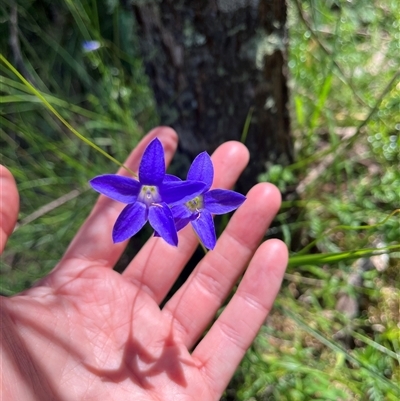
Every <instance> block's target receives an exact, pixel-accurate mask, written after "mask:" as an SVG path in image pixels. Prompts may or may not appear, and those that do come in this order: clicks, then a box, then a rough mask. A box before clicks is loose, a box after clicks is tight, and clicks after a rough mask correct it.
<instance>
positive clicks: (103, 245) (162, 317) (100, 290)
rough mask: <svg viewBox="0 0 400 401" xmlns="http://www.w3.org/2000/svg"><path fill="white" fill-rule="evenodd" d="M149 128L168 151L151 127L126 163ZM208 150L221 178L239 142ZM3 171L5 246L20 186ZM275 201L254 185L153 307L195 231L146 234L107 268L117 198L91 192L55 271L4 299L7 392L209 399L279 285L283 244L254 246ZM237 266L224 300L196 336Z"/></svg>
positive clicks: (113, 254) (170, 146) (237, 166)
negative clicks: (174, 240) (173, 242)
mask: <svg viewBox="0 0 400 401" xmlns="http://www.w3.org/2000/svg"><path fill="white" fill-rule="evenodd" d="M155 137H158V138H159V139H160V140H161V142H162V143H163V146H164V149H165V153H166V159H167V161H169V160H171V158H172V156H173V153H174V151H175V149H176V145H177V136H176V134H175V132H174V131H172V130H171V129H169V128H165V127H160V128H157V129H155V130H153V131H152V132H150V133H149V134H148V135H147V136H146V137H145V138H144V139H143V140H142V141H141V143H140V144H139V145H138V146H137V148H136V149H135V150H134V151H133V152H132V154H131V155H130V157H129V158H128V160H127V162H126V165H127V166H128V167H129V168H131V169H133V170H136V169H137V167H138V163H139V161H140V158H141V155H142V153H143V151H144V149H145V147H146V146H147V144H148V143H149V142H150V141H151V140H152V139H153V138H155ZM212 160H213V164H214V168H215V179H214V185H215V186H217V187H220V188H229V187H230V186H232V185H233V184H234V182H235V181H236V179H237V177H238V176H239V174H240V173H241V171H242V170H243V168H244V167H245V166H246V164H247V161H248V152H247V150H246V148H245V147H244V146H243V145H241V144H240V143H237V142H227V143H225V144H223V145H222V146H220V147H219V148H218V149H217V150H216V152H215V153H214V155H213V156H212ZM119 173H120V174H122V175H125V174H126V173H125V172H124V171H120V172H119ZM1 179H2V181H1V185H2V198H1V204H0V207H1V212H2V216H3V219H2V230H3V231H2V233H3V234H2V237H1V242H0V247H1V249H3V247H4V245H5V242H6V238H7V236H8V235H9V233H10V232H11V231H12V228H13V226H14V224H15V220H16V216H17V212H18V206H17V205H18V194H17V191H16V187H15V183H14V181H13V179H12V177H11V175H10V174H9V172H8V171H7V170H6V169H4V168H3V169H2V170H1ZM279 204H280V195H279V192H278V191H277V189H276V188H275V187H273V186H272V185H269V184H260V185H257V186H255V187H254V188H253V189H252V190H251V191H250V192H249V193H248V195H247V200H246V201H245V203H244V204H243V205H242V206H241V207H240V208H239V209H238V211H237V212H236V213H235V214H234V216H233V217H232V219H231V221H230V222H229V224H228V227H227V228H226V229H225V231H224V233H223V234H222V235H221V237H220V239H219V240H218V242H217V246H216V248H215V249H214V250H213V251H211V252H209V253H207V255H206V256H205V257H204V258H203V260H202V261H201V262H200V263H199V264H198V266H197V267H196V269H195V270H194V271H193V273H192V275H191V276H190V277H189V279H188V280H187V281H186V283H185V284H184V285H183V286H182V287H181V288H180V289H179V291H178V292H177V293H175V295H174V296H173V297H172V298H171V299H170V300H169V301H168V302H167V304H166V305H165V306H164V307H163V308H162V309H160V307H159V305H160V303H161V302H162V300H163V299H164V298H165V296H166V295H167V293H168V291H169V290H170V288H171V287H172V285H173V283H174V282H175V280H176V279H177V277H178V276H179V274H180V272H181V271H182V269H183V267H184V266H185V264H186V262H187V261H188V259H189V258H190V256H191V255H192V253H193V252H194V250H195V248H196V246H197V243H198V242H197V239H196V237H195V235H194V234H193V232H192V231H191V228H190V227H186V228H185V229H183V230H182V231H181V232H180V233H179V245H178V247H177V248H175V247H172V246H170V245H168V244H166V243H165V242H164V241H163V240H162V239H160V238H151V239H150V240H149V241H148V242H147V243H146V245H145V246H144V247H143V248H142V250H141V251H140V252H139V253H138V255H137V256H136V257H135V258H134V260H132V261H131V263H130V264H129V265H128V267H127V268H126V269H125V271H124V272H123V273H122V274H119V273H117V272H115V271H114V270H113V269H112V268H113V266H114V265H115V263H116V261H117V260H118V258H119V257H120V255H121V253H122V252H123V250H124V248H125V246H126V242H125V243H120V244H113V243H112V241H111V231H112V226H113V224H114V222H115V220H116V217H117V216H118V214H119V213H120V212H121V209H122V208H123V206H124V205H122V204H120V203H118V202H115V201H112V200H110V199H108V198H105V197H103V196H100V198H99V200H98V202H97V203H96V205H95V207H94V209H93V211H92V213H91V215H90V216H89V218H88V219H87V221H86V222H85V224H84V225H83V226H82V228H81V229H80V230H79V232H78V233H77V235H76V237H75V239H74V240H73V242H72V243H71V245H70V246H69V248H68V249H67V251H66V253H65V255H64V256H63V258H62V259H61V261H60V262H59V264H58V265H57V266H56V267H55V268H54V270H53V271H52V272H51V273H50V274H49V275H48V276H47V277H45V278H43V279H42V280H41V281H40V282H39V283H37V284H36V285H35V286H34V287H33V288H31V289H29V290H27V291H25V292H23V293H21V294H19V295H17V296H14V297H11V298H2V299H1V319H2V326H1V327H2V329H1V334H2V358H3V371H2V383H1V391H2V395H3V396H4V399H7V400H19V401H20V400H24V401H25V400H26V401H28V400H40V401H44V400H60V401H69V400H71V401H72V400H74V401H75V400H102V401H108V400H115V401H116V400H118V401H119V400H135V401H141V400H174V401H179V400H202V401H203V400H204V401H208V400H218V399H219V398H220V396H221V394H222V393H223V391H224V389H225V388H226V386H227V384H228V382H229V380H230V378H231V377H232V375H233V373H234V371H235V369H236V367H237V366H238V364H239V362H240V360H241V358H242V357H243V355H244V353H245V352H246V350H247V348H248V347H249V345H250V344H251V342H252V341H253V339H254V337H255V335H256V334H257V331H258V329H259V328H260V326H261V325H262V323H263V321H264V320H265V318H266V316H267V314H268V311H269V310H270V308H271V306H272V303H273V300H274V298H275V296H276V294H277V292H278V290H279V287H280V283H281V280H282V276H283V273H284V270H285V266H286V263H287V251H286V248H285V246H284V244H282V243H281V242H280V241H278V240H271V241H267V242H264V243H263V244H262V245H260V246H259V243H260V240H261V239H262V237H263V235H264V233H265V231H266V229H267V227H268V225H269V224H270V222H271V220H272V218H273V217H274V215H275V213H276V212H277V210H278V208H279ZM246 268H247V270H246V273H245V275H244V276H243V279H242V281H241V283H240V285H239V287H238V290H237V291H236V293H235V295H234V296H233V297H232V299H231V300H230V302H229V304H228V306H227V307H226V308H225V310H224V311H223V313H222V314H221V315H220V316H219V318H218V319H217V320H216V322H215V323H214V324H213V325H212V327H211V328H210V329H209V330H208V332H207V334H206V335H205V336H204V338H202V339H201V341H200V342H198V340H199V338H200V337H201V335H202V334H203V333H204V332H205V330H207V328H208V327H209V324H210V323H211V321H212V319H213V317H214V316H215V314H216V312H217V310H218V309H219V308H220V306H221V305H222V303H223V302H224V300H225V298H226V297H227V296H228V294H229V292H230V290H231V289H232V287H233V286H234V285H235V284H236V282H237V280H238V278H239V277H240V276H241V274H242V273H243V272H244V270H245V269H246ZM193 348H194V349H193Z"/></svg>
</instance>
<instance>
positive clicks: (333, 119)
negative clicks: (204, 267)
mask: <svg viewBox="0 0 400 401" xmlns="http://www.w3.org/2000/svg"><path fill="white" fill-rule="evenodd" d="M18 4H19V8H18V28H19V36H18V39H19V42H20V47H21V54H22V56H23V60H24V66H25V69H26V73H27V74H29V76H30V77H31V80H32V82H33V84H34V86H35V88H36V90H37V91H39V97H38V93H34V92H32V89H31V88H29V87H27V86H26V85H24V84H23V82H22V81H21V80H20V79H18V77H17V76H16V75H15V74H14V73H13V72H12V71H11V70H10V69H9V68H8V67H7V66H6V64H5V63H4V62H3V63H0V84H1V85H0V88H1V95H2V113H1V116H0V146H1V148H2V163H4V164H5V165H6V166H7V167H9V168H10V170H11V171H12V172H13V174H14V176H15V177H16V180H17V183H18V187H19V191H20V195H21V213H20V216H19V222H20V223H19V226H18V227H17V230H16V231H15V232H14V234H13V236H12V237H11V239H10V241H9V244H8V247H7V250H6V252H5V254H4V256H3V257H2V258H1V261H0V263H1V265H0V273H1V282H0V291H1V292H2V293H5V294H13V293H16V292H18V291H20V290H22V289H24V288H27V287H29V286H30V285H31V284H32V283H33V282H34V281H35V280H36V279H37V278H39V277H42V276H43V275H44V274H46V272H48V271H49V270H50V269H51V268H52V267H53V266H54V264H55V263H56V262H57V261H58V259H59V258H60V256H61V255H62V253H63V251H64V250H65V248H66V246H67V244H68V242H69V241H70V240H71V238H72V237H73V235H74V233H75V232H76V230H77V228H78V227H79V226H80V224H81V223H82V221H83V220H84V219H85V217H86V216H87V214H88V212H89V210H90V209H91V207H92V205H93V203H94V201H95V199H96V194H94V193H92V191H87V181H88V179H89V178H91V177H93V176H94V175H96V174H100V173H104V172H110V171H113V170H115V169H116V168H117V165H116V164H115V163H114V162H113V161H111V160H109V159H108V158H106V157H104V155H102V154H100V153H99V152H98V151H96V150H95V149H93V147H92V146H90V145H89V144H88V143H84V142H82V140H81V139H79V138H78V137H76V135H74V134H73V132H72V131H71V130H70V129H69V128H68V127H67V126H66V125H65V123H63V122H62V121H60V119H59V118H56V116H55V115H54V112H51V110H50V111H49V106H50V109H51V108H54V109H55V110H56V111H57V113H59V115H60V117H61V118H62V119H64V120H65V121H66V122H67V125H68V124H70V125H71V126H72V127H73V129H75V130H77V131H78V132H79V133H80V134H82V135H83V136H84V137H85V138H87V140H89V141H91V142H92V143H94V144H95V145H97V146H99V147H100V148H101V149H103V150H104V151H105V152H107V153H108V154H110V155H111V156H112V157H113V158H115V159H116V160H118V161H120V162H121V161H123V160H124V159H125V157H126V156H127V155H128V153H129V151H130V150H131V149H132V148H133V147H134V146H135V144H136V143H137V141H138V140H139V138H140V137H141V136H142V135H143V133H144V132H146V131H147V130H148V129H149V128H151V127H152V126H154V125H156V123H157V117H156V115H155V112H154V105H153V100H152V94H151V92H150V90H149V87H148V84H147V81H146V78H145V76H144V73H143V68H142V65H141V62H140V58H139V57H138V54H137V53H136V50H135V49H137V48H138V46H137V43H136V37H135V22H134V20H133V19H132V16H131V14H130V12H127V11H124V10H123V9H122V8H120V7H119V6H118V5H117V4H118V3H117V2H111V1H110V2H107V7H102V8H101V9H100V8H99V7H97V3H96V1H91V2H84V1H70V0H65V1H62V2H59V3H58V5H57V8H56V9H54V8H53V9H52V10H53V11H52V12H53V14H52V16H51V18H50V17H49V14H48V8H49V7H50V2H49V4H47V6H46V7H47V8H46V7H44V6H43V9H41V8H40V5H37V4H36V3H35V4H36V5H35V8H33V7H34V4H33V3H31V2H28V1H21V2H18ZM40 4H42V3H40ZM43 4H46V3H43ZM0 7H1V12H2V15H6V16H7V15H9V12H10V9H11V7H12V2H11V1H6V2H4V4H3V5H2V6H0ZM289 9H290V13H289V23H290V55H289V72H290V87H291V112H292V128H293V134H294V138H295V142H296V151H297V157H296V160H297V161H296V163H295V164H293V165H291V166H280V165H275V166H271V167H270V168H269V169H268V171H266V172H265V173H264V174H262V175H261V176H260V181H271V182H273V183H275V184H276V185H277V186H278V187H279V188H280V189H281V190H282V191H283V192H285V191H286V190H288V189H292V188H294V187H296V188H297V190H298V193H299V197H298V199H296V200H285V201H284V202H283V206H282V210H281V212H280V214H279V215H278V216H277V219H276V222H275V223H276V225H275V227H274V228H273V230H271V233H268V235H269V234H271V235H272V233H278V234H279V235H280V236H282V237H283V238H284V239H285V241H286V243H287V244H288V246H289V247H290V248H291V250H292V253H291V258H290V262H289V267H288V271H287V275H286V277H285V281H284V284H283V288H282V291H281V293H280V295H279V297H278V299H277V302H276V306H275V308H274V309H273V311H272V313H271V316H270V317H269V318H268V321H267V324H266V326H265V327H263V329H262V330H261V332H260V335H259V336H258V337H257V340H256V341H255V343H254V344H253V346H252V348H251V349H250V350H249V352H248V353H247V355H246V357H245V359H244V361H243V363H242V365H241V367H240V368H239V369H238V371H237V374H236V375H235V377H234V379H233V381H232V383H231V385H230V386H229V388H228V390H227V393H226V396H225V399H226V400H252V401H254V400H257V401H258V400H260V401H261V400H276V401H286V400H288V401H297V400H374V401H375V400H389V401H391V400H397V399H398V397H399V395H400V388H399V382H400V367H399V366H400V365H399V361H400V356H399V353H400V336H399V327H398V320H399V308H398V304H399V297H400V291H399V289H398V282H399V269H400V242H399V233H400V220H399V216H400V213H399V211H398V210H399V208H400V191H399V188H400V135H399V133H400V120H399V110H400V96H399V93H400V84H399V78H400V76H399V72H398V71H399V70H400V49H399V33H398V31H399V25H400V23H399V21H400V6H399V5H398V2H397V1H394V0H381V1H377V0H374V1H369V0H359V1H353V2H350V1H333V0H331V1H322V0H309V1H304V2H301V1H300V0H299V1H295V0H291V1H290V3H289ZM33 16H34V17H33ZM51 19H52V21H51ZM54 21H58V23H57V24H56V23H55V22H54ZM60 26H62V27H63V29H60ZM8 29H9V27H8V26H7V24H4V23H3V24H2V25H0V35H1V36H0V37H1V38H7V37H8V32H9V31H8ZM121 32H123V35H122V34H121ZM88 39H95V40H99V41H100V42H101V43H102V47H101V48H100V49H99V50H98V51H96V52H93V53H89V54H86V53H84V52H83V51H82V49H81V42H82V40H88ZM3 41H4V39H3ZM3 56H4V57H6V58H7V59H8V60H11V59H12V56H13V55H12V53H11V50H10V49H9V48H8V52H7V53H6V54H3ZM40 97H43V99H45V102H47V103H48V105H47V107H46V106H45V105H44V103H43V99H40ZM43 206H47V209H46V210H43V209H42V207H43ZM293 211H295V213H293ZM294 214H296V215H297V219H296V220H295V221H293V218H292V217H291V216H293V215H294ZM380 254H381V255H380ZM355 276H357V278H358V281H357V282H356V283H354V277H355ZM343 305H345V306H347V309H346V307H343ZM349 305H352V306H353V307H354V309H353V311H351V310H350V309H349V308H348V306H349Z"/></svg>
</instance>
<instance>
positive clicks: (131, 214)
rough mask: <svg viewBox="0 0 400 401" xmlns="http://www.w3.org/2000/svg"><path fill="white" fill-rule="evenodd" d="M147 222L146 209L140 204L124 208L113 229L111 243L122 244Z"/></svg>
mask: <svg viewBox="0 0 400 401" xmlns="http://www.w3.org/2000/svg"><path fill="white" fill-rule="evenodd" d="M146 221H147V208H146V206H145V205H144V204H143V203H141V202H136V203H134V204H132V205H128V206H125V208H124V210H123V211H122V212H121V214H120V215H119V216H118V219H117V221H116V222H115V225H114V228H113V241H114V243H116V242H122V241H125V240H126V239H128V238H130V237H132V236H134V235H135V234H136V233H137V232H138V231H139V230H140V229H141V228H142V227H143V226H144V225H145V224H146Z"/></svg>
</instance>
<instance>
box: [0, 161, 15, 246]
mask: <svg viewBox="0 0 400 401" xmlns="http://www.w3.org/2000/svg"><path fill="white" fill-rule="evenodd" d="M18 212H19V195H18V190H17V185H16V184H15V180H14V177H13V176H12V174H11V173H10V172H9V171H8V170H7V169H6V168H5V167H4V166H2V165H0V253H2V252H3V250H4V247H5V246H6V242H7V240H8V237H9V236H10V235H11V233H12V232H13V229H14V227H15V223H16V222H17V217H18Z"/></svg>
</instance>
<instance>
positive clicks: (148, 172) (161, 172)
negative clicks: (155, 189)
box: [139, 138, 165, 185]
mask: <svg viewBox="0 0 400 401" xmlns="http://www.w3.org/2000/svg"><path fill="white" fill-rule="evenodd" d="M164 176H165V160H164V149H163V147H162V145H161V142H160V140H159V139H158V138H155V139H153V140H152V141H151V142H150V143H149V144H148V145H147V148H146V149H145V151H144V153H143V156H142V160H141V162H140V166H139V180H140V182H141V184H144V185H159V184H161V183H162V181H163V179H164Z"/></svg>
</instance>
